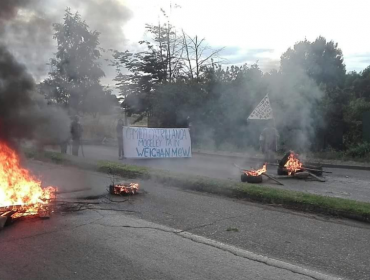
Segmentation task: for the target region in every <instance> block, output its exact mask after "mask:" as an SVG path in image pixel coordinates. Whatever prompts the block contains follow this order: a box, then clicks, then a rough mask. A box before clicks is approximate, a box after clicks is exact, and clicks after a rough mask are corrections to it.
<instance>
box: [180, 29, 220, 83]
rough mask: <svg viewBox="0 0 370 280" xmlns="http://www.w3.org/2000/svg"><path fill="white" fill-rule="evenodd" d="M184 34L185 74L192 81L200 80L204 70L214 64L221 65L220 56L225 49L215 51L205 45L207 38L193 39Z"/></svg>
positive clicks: (195, 37) (196, 37)
mask: <svg viewBox="0 0 370 280" xmlns="http://www.w3.org/2000/svg"><path fill="white" fill-rule="evenodd" d="M182 34H183V42H182V43H183V49H184V58H182V59H183V61H184V63H183V69H182V71H183V73H184V74H185V76H186V77H189V78H190V79H196V80H197V81H199V80H200V78H201V75H202V74H204V73H205V72H204V70H205V69H207V67H210V66H212V65H213V64H220V62H221V59H220V58H219V57H218V54H219V53H220V52H221V51H222V50H223V49H224V48H221V49H217V50H214V49H212V48H210V47H209V46H207V45H205V38H203V39H200V38H199V37H198V36H194V37H191V36H189V35H187V34H186V33H185V32H184V30H183V31H182ZM215 59H217V60H215Z"/></svg>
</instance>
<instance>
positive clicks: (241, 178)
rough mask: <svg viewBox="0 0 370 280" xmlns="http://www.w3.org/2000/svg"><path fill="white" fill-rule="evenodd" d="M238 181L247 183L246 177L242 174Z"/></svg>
mask: <svg viewBox="0 0 370 280" xmlns="http://www.w3.org/2000/svg"><path fill="white" fill-rule="evenodd" d="M240 180H241V181H242V182H243V183H245V182H247V181H248V175H247V174H245V173H243V174H242V175H241V176H240Z"/></svg>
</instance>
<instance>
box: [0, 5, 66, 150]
mask: <svg viewBox="0 0 370 280" xmlns="http://www.w3.org/2000/svg"><path fill="white" fill-rule="evenodd" d="M31 2H32V1H21V0H16V1H12V0H6V1H2V2H1V3H0V11H1V12H0V27H1V28H0V37H6V35H5V34H7V32H8V30H7V28H8V27H9V26H11V25H12V24H14V22H16V21H17V19H16V16H17V14H18V13H19V9H20V8H25V7H27V5H29V4H31ZM4 35H5V36H4ZM4 43H5V42H4V41H2V42H1V43H0V140H2V141H6V142H8V143H12V142H14V140H19V139H37V140H42V141H45V140H46V141H50V139H53V140H54V141H55V140H56V141H60V140H63V139H65V138H66V137H68V122H69V121H68V116H67V115H66V114H65V113H64V112H63V111H62V110H61V109H59V108H53V107H51V106H48V105H47V104H46V101H45V99H44V98H43V97H42V96H41V95H39V94H37V93H36V91H35V82H34V79H33V77H32V76H31V75H30V74H29V73H28V72H27V69H26V67H25V66H24V65H23V64H21V63H19V62H18V61H17V60H16V59H15V57H14V56H13V54H12V53H10V51H9V49H8V46H6V45H4Z"/></svg>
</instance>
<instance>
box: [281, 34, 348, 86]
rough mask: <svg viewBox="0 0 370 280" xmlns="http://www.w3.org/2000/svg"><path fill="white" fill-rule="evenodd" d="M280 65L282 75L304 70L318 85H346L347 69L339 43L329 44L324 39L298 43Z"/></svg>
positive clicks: (287, 53)
mask: <svg viewBox="0 0 370 280" xmlns="http://www.w3.org/2000/svg"><path fill="white" fill-rule="evenodd" d="M280 65H281V66H280V70H281V72H282V73H292V72H295V71H300V70H302V71H304V73H305V74H307V75H308V76H309V77H310V78H312V79H313V80H314V81H315V82H316V83H317V84H325V85H327V86H334V87H335V86H343V85H344V81H345V74H346V68H345V65H344V63H343V54H342V50H341V49H339V47H338V44H337V43H335V42H333V41H329V42H328V41H327V40H326V39H325V38H324V37H318V38H317V39H316V40H315V41H313V42H310V41H308V40H307V39H306V40H304V41H301V42H298V43H296V44H295V45H294V47H293V48H289V49H288V50H287V51H286V52H285V53H284V54H283V55H282V56H281V62H280Z"/></svg>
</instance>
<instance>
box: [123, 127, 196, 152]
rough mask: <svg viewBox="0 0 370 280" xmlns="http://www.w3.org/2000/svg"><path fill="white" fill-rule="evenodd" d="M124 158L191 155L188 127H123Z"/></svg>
mask: <svg viewBox="0 0 370 280" xmlns="http://www.w3.org/2000/svg"><path fill="white" fill-rule="evenodd" d="M123 149H124V154H125V158H187V157H191V139H190V133H189V129H188V128H142V127H124V128H123Z"/></svg>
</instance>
